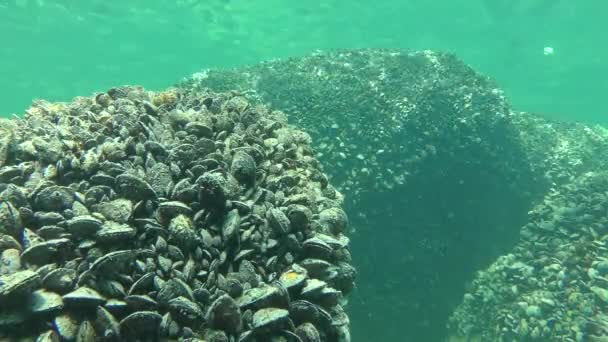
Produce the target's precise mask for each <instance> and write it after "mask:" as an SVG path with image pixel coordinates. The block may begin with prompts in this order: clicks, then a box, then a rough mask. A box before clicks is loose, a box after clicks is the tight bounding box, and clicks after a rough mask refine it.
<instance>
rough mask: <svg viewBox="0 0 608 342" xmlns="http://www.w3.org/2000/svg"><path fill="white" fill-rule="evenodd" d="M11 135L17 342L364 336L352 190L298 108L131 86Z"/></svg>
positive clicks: (11, 326) (3, 208)
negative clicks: (340, 180)
mask: <svg viewBox="0 0 608 342" xmlns="http://www.w3.org/2000/svg"><path fill="white" fill-rule="evenodd" d="M0 132H2V135H0V254H1V258H2V262H1V263H0V338H1V339H6V338H7V339H10V340H14V339H18V338H26V339H34V338H36V337H38V340H39V341H53V340H57V338H58V337H60V338H61V339H62V340H74V339H76V340H80V341H92V340H95V339H96V338H97V339H103V340H111V341H116V340H121V341H122V340H141V341H143V340H159V339H161V340H177V339H179V338H181V339H186V340H189V341H202V340H203V339H204V340H206V341H228V340H232V341H235V340H238V341H269V340H270V339H272V338H279V337H282V338H284V339H286V340H305V341H349V340H350V335H349V317H348V316H347V315H346V313H345V311H344V308H343V307H342V305H343V303H344V302H345V299H346V296H347V295H348V294H349V292H350V291H351V290H352V288H353V285H354V280H355V277H356V271H355V269H354V268H353V267H352V266H351V264H350V262H351V255H350V251H349V239H348V238H347V237H346V236H345V233H346V226H347V223H348V220H347V217H346V214H345V213H344V211H343V210H342V209H341V207H342V202H343V199H342V195H341V194H340V193H339V192H338V191H336V190H335V189H334V187H333V186H332V185H331V184H329V182H328V180H327V177H326V176H325V175H324V174H323V173H322V172H321V170H320V168H319V162H318V160H317V159H316V158H315V157H314V154H313V151H312V148H311V146H310V137H309V136H308V135H307V134H306V133H304V132H302V131H298V130H295V129H293V128H292V127H290V126H289V125H288V124H287V121H286V118H285V115H284V114H283V113H282V112H279V111H271V110H270V109H268V108H266V107H264V106H254V105H252V104H250V102H249V101H248V100H247V99H246V98H245V97H243V96H238V95H235V94H226V93H212V92H195V91H188V90H183V89H181V90H178V89H169V90H166V91H163V92H158V93H155V92H148V91H144V89H142V88H138V87H121V88H113V89H110V90H108V91H107V92H104V93H100V94H97V95H95V96H93V97H80V98H76V99H75V100H74V101H73V102H71V103H48V102H45V101H37V102H35V103H34V104H33V106H32V107H31V108H30V109H29V110H28V111H27V112H26V114H25V116H24V118H22V119H14V120H2V121H0Z"/></svg>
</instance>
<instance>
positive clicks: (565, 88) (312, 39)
mask: <svg viewBox="0 0 608 342" xmlns="http://www.w3.org/2000/svg"><path fill="white" fill-rule="evenodd" d="M607 12H608V2H604V1H599V0H589V1H579V2H574V1H565V0H521V1H519V0H485V1H482V0H468V1H437V2H420V1H396V0H386V1H375V2H371V1H322V2H310V1H309V2H294V1H291V2H288V1H278V0H275V1H268V0H261V1H228V0H225V1H219V0H210V1H158V0H149V1H118V0H106V1H82V0H80V1H76V0H72V1H43V0H38V1H33V0H19V1H16V0H0V114H1V115H2V116H8V115H10V114H13V113H16V114H20V113H22V112H23V111H24V110H25V109H26V108H27V107H28V106H29V104H30V103H31V101H32V100H33V99H35V98H44V99H47V100H51V101H68V100H70V99H72V98H73V97H75V96H78V95H85V96H88V95H90V94H91V93H93V92H95V91H102V90H106V89H108V88H110V87H112V86H116V85H121V84H138V85H143V86H145V87H146V88H148V89H162V88H165V87H168V86H171V85H173V84H175V83H176V82H177V81H179V80H180V79H182V78H183V77H185V76H188V75H190V74H192V73H194V72H197V71H199V70H201V69H202V68H218V67H232V66H239V65H245V64H251V63H256V62H258V61H263V60H268V59H273V58H282V57H288V56H299V55H306V54H309V53H311V52H313V51H315V50H317V49H324V50H326V49H334V48H362V47H380V48H406V49H413V50H418V49H432V50H442V51H452V52H454V53H456V54H457V56H459V57H460V58H461V59H463V60H464V61H465V62H467V63H468V64H470V65H472V66H473V67H474V68H475V69H477V70H478V71H480V72H482V73H484V74H486V75H489V76H491V77H492V78H494V79H496V80H497V81H498V83H499V84H500V86H501V87H502V88H503V89H504V90H505V92H506V93H507V95H508V96H509V98H510V100H511V103H512V105H513V107H514V108H515V109H518V110H523V111H531V112H540V113H543V114H546V115H547V116H549V117H554V118H560V119H568V120H578V121H584V122H589V123H604V124H605V123H608V115H606V114H608V105H607V104H606V102H604V101H603V100H604V96H605V94H606V93H608V77H607V76H608V63H607V62H606V61H608V47H607V45H606V44H605V39H606V38H605V33H604V31H605V28H604V26H605V24H604V21H605V17H606V13H607ZM381 200H385V199H381ZM381 200H379V201H381ZM512 216H514V215H512ZM515 219H517V217H515V218H514V220H515ZM488 220H489V219H488ZM393 223H394V226H395V227H397V226H398V222H393ZM465 223H466V224H469V222H465ZM463 225H464V223H463ZM395 227H393V225H387V227H385V228H386V232H384V233H382V234H384V235H380V234H381V233H378V235H373V236H371V237H366V239H365V240H363V239H360V240H357V237H360V235H355V236H353V246H354V248H353V251H354V254H355V255H354V260H355V261H356V262H357V263H358V265H356V266H358V267H360V268H361V269H362V270H367V272H362V274H361V275H362V276H365V277H367V279H366V278H360V279H358V283H359V284H360V285H359V286H360V288H358V289H357V290H355V293H354V295H353V296H352V298H351V300H352V302H353V305H352V306H351V310H352V311H351V319H352V322H353V326H352V331H353V340H354V341H362V340H368V339H371V338H380V339H382V338H384V339H385V340H391V341H392V340H395V341H397V340H399V337H398V336H403V334H402V332H401V331H400V329H402V326H403V327H408V329H419V330H420V332H421V333H420V334H419V335H420V336H426V337H428V336H433V337H435V336H438V335H442V332H439V329H441V328H437V327H438V326H442V325H443V323H444V322H443V321H441V322H432V321H427V320H421V322H416V324H413V323H412V322H409V323H408V322H403V321H404V320H406V319H407V318H405V317H402V316H400V314H402V313H403V312H404V311H406V310H410V311H411V308H404V307H400V306H399V305H401V304H400V303H391V302H385V297H383V296H382V293H383V292H384V293H386V292H392V293H395V292H398V291H402V292H403V296H404V297H407V296H416V294H420V293H425V291H426V290H427V289H426V288H423V286H422V285H420V288H403V289H395V287H398V286H399V283H398V282H395V281H394V280H393V279H390V278H391V274H393V273H397V274H403V273H404V272H408V270H407V269H399V268H397V267H399V265H409V264H408V263H410V261H409V260H407V258H406V256H405V255H400V249H401V248H403V243H402V241H401V240H399V237H400V235H399V234H395V236H392V235H391V234H390V233H391V229H392V228H395ZM389 228H390V229H389ZM396 229H397V228H395V229H393V232H395V231H396ZM387 250H389V251H391V252H390V253H388V254H389V255H391V256H392V257H391V258H392V259H391V262H386V263H385V265H389V264H390V265H395V266H396V267H395V268H394V269H383V268H382V267H380V266H381V265H377V264H376V263H377V262H379V261H383V258H385V257H386V254H383V251H387ZM474 262H475V260H472V261H471V263H474ZM434 263H435V260H433V259H431V258H430V259H429V260H424V261H420V262H418V261H417V266H416V267H418V268H420V269H424V270H427V269H428V270H431V271H432V268H433V265H434ZM408 267H410V266H408ZM387 268H388V267H387ZM369 270H373V271H375V272H370V271H369ZM431 271H429V273H430V272H431ZM459 271H460V270H458V269H455V270H454V273H458V272H459ZM420 272H422V271H420ZM370 278H373V279H370ZM411 283H416V282H415V281H412V282H411ZM450 286H452V284H439V285H438V286H437V287H438V288H444V287H445V288H446V289H447V288H449V287H450ZM374 292H376V295H375V296H372V295H369V294H370V293H374ZM446 293H447V290H446ZM425 296H426V295H425ZM420 297H421V299H420V301H419V303H417V305H420V306H425V305H436V303H435V304H433V303H428V302H425V298H423V295H420ZM437 297H438V298H442V296H441V295H438V296H437ZM445 297H446V298H447V297H449V296H447V295H446V296H445ZM435 300H437V299H435ZM440 300H441V299H440ZM445 301H446V302H447V301H448V299H445ZM431 330H432V331H433V332H436V334H435V335H434V334H432V333H428V331H431ZM407 335H409V336H412V335H417V334H416V333H415V332H411V331H410V332H408V334H407Z"/></svg>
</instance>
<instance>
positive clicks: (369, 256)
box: [180, 49, 550, 341]
mask: <svg viewBox="0 0 608 342" xmlns="http://www.w3.org/2000/svg"><path fill="white" fill-rule="evenodd" d="M180 86H181V87H183V88H185V89H205V88H207V87H209V88H211V89H218V90H229V89H237V90H238V91H240V92H242V93H244V94H247V96H250V97H251V98H252V99H254V101H256V102H258V103H269V104H270V105H272V106H273V107H274V108H279V109H281V110H283V111H284V112H285V113H287V115H288V116H289V119H290V122H292V123H294V125H296V126H297V127H299V128H301V129H303V130H305V131H306V132H308V133H310V134H311V136H312V137H313V146H314V148H315V151H316V155H317V157H318V158H319V160H320V161H321V163H322V165H323V166H324V171H325V172H326V173H327V174H328V175H329V176H330V180H331V182H332V184H334V185H335V186H336V187H337V188H338V189H339V190H340V191H342V192H343V193H344V194H345V195H346V197H345V209H346V211H347V212H348V213H349V216H350V218H351V224H352V226H353V227H354V228H356V229H357V232H356V234H357V235H356V238H355V239H353V250H354V251H355V253H354V255H355V259H357V255H359V256H360V258H359V259H358V260H356V262H357V264H358V267H357V269H358V270H359V271H360V274H361V277H362V278H363V279H367V280H368V281H366V282H361V283H360V284H359V285H360V286H359V287H358V291H357V293H356V294H355V296H356V297H358V298H357V299H356V300H355V301H353V303H352V306H351V313H352V315H351V316H352V318H353V322H357V324H354V329H355V330H356V329H359V328H358V327H365V328H360V330H357V331H356V334H357V336H360V338H363V339H366V338H367V339H372V338H375V336H383V337H384V338H386V339H387V340H412V341H415V340H429V341H431V340H438V339H439V338H441V336H442V335H443V329H444V326H445V323H446V321H447V317H448V316H449V314H450V312H451V310H452V308H453V307H454V306H456V305H457V304H458V302H459V301H460V300H461V299H462V293H463V291H464V284H465V282H466V281H467V280H468V279H469V278H470V277H471V276H472V274H473V272H474V271H475V270H477V269H479V268H482V267H486V266H487V265H488V264H489V263H491V262H492V261H493V260H494V259H495V258H496V257H498V256H499V255H500V254H502V253H504V252H506V251H508V250H509V249H510V248H511V247H512V246H513V245H514V244H515V243H516V242H517V238H518V235H517V228H518V227H520V226H521V225H523V224H524V223H525V219H526V216H525V214H526V212H527V211H528V209H529V208H530V204H531V202H532V200H533V199H535V198H542V196H543V194H544V192H545V191H546V190H547V189H548V188H549V186H550V181H549V180H548V179H547V178H545V177H544V175H543V172H541V171H540V168H539V169H538V170H536V169H533V161H532V160H531V155H530V154H529V153H528V150H527V147H528V143H527V142H526V141H525V140H523V139H522V137H521V136H520V129H521V127H520V125H519V123H520V121H521V117H520V116H518V115H517V113H516V112H513V111H512V110H511V108H510V106H509V104H508V102H507V100H506V98H505V96H504V94H503V92H502V91H501V90H500V89H499V88H498V86H497V85H496V84H495V83H494V82H493V81H492V80H490V79H489V78H488V77H485V76H483V75H481V74H479V73H477V72H476V71H475V70H473V69H472V68H471V67H469V66H468V65H466V64H465V63H463V62H462V61H461V60H459V59H458V58H457V57H456V56H454V55H452V54H448V53H439V52H433V51H403V50H382V49H364V50H343V51H333V52H318V53H315V54H313V55H310V56H304V57H297V58H290V59H284V60H273V61H268V62H264V63H260V64H256V65H252V66H248V67H241V68H236V69H229V70H213V69H212V70H204V71H202V72H200V73H197V74H194V75H192V76H191V77H189V78H188V79H186V80H184V81H183V82H182V83H181V84H180ZM522 124H523V123H522ZM541 163H542V162H541V160H540V159H539V161H538V163H537V164H534V165H540V164H541ZM377 227H382V228H381V229H378V228H377ZM512 228H513V229H512ZM455 270H458V271H457V272H455ZM404 291H407V295H404ZM379 293H382V295H379ZM387 303H392V304H391V305H388V304H387ZM370 312H381V313H382V314H377V315H371V316H370V315H369V313H370ZM386 317H399V320H400V321H401V322H402V323H403V324H402V325H403V327H402V326H401V325H399V326H397V325H395V326H390V327H387V326H386Z"/></svg>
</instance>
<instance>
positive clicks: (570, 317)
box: [449, 171, 608, 341]
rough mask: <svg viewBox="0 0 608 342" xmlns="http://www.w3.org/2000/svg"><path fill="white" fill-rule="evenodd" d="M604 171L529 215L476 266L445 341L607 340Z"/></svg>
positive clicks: (607, 177)
mask: <svg viewBox="0 0 608 342" xmlns="http://www.w3.org/2000/svg"><path fill="white" fill-rule="evenodd" d="M607 194H608V174H607V173H606V172H605V171H599V172H587V173H585V174H582V175H580V176H579V177H577V178H576V179H575V180H574V181H572V182H570V183H568V184H565V185H563V186H560V187H558V188H556V189H554V190H553V191H551V192H550V193H548V194H547V196H546V197H545V198H544V200H543V201H542V202H541V203H539V204H538V205H537V206H535V207H534V208H533V209H532V210H531V211H530V213H529V222H528V223H527V224H526V225H525V226H523V228H522V230H521V240H520V242H519V243H518V244H517V246H516V247H515V248H514V249H513V250H512V251H511V252H510V253H508V254H505V255H503V256H501V257H499V258H498V259H497V260H496V261H495V262H494V263H493V264H492V265H491V266H490V267H488V268H487V269H485V270H483V271H480V272H479V273H478V275H477V277H476V278H475V280H474V281H473V283H472V285H471V289H470V291H468V292H467V293H466V294H465V295H464V300H463V302H462V304H461V305H460V306H459V307H458V308H457V309H456V310H455V312H454V314H453V315H452V317H451V318H450V329H451V338H450V339H449V340H450V341H462V340H466V341H602V340H605V339H607V338H608V316H607V315H606V311H605V308H606V304H607V303H608V278H607V274H608V258H607V257H606V255H607V254H606V253H607V252H608V244H607V243H606V241H607V237H608V230H607V227H608V220H607V218H606V211H607V210H608V195H607Z"/></svg>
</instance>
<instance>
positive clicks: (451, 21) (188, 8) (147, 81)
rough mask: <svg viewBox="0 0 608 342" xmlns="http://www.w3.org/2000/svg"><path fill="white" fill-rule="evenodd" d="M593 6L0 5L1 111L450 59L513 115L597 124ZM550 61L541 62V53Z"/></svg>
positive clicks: (598, 5) (515, 0) (559, 0)
mask: <svg viewBox="0 0 608 342" xmlns="http://www.w3.org/2000/svg"><path fill="white" fill-rule="evenodd" d="M607 11H608V3H606V2H605V1H600V0H588V1H577V2H575V1H565V0H525V1H524V0H483V1H482V0H467V1H435V2H419V1H395V0H386V1H373V2H372V1H341V0H335V1H327V0H326V1H321V2H309V1H306V2H294V1H279V0H274V1H270V0H261V1H242V0H241V1H239V0H223V1H220V0H208V1H194V0H192V1H160V0H148V1H118V0H105V1H97V0H96V1H76V0H70V1H67V0H64V1H49V0H0V43H1V44H0V75H1V77H0V113H2V115H7V114H11V113H21V112H23V110H24V109H25V108H26V107H27V106H28V105H29V103H30V102H31V100H32V99H34V98H45V99H49V100H69V99H71V98H73V97H74V96H77V95H88V94H90V93H91V92H94V91H98V90H104V89H107V88H109V87H111V86H113V85H117V84H141V85H144V86H146V87H148V88H151V89H159V88H163V87H166V86H169V85H171V84H173V83H174V82H175V81H176V80H177V79H179V78H181V77H183V76H185V75H188V74H190V73H192V72H195V71H197V70H199V69H200V68H203V67H223V66H236V65H242V64H247V63H253V62H256V61H260V60H265V59H270V58H276V57H285V56H293V55H302V54H307V53H310V52H311V51H313V50H315V49H331V48H338V47H346V48H357V47H391V48H408V49H438V50H449V51H453V52H455V53H457V54H458V55H459V56H460V57H461V58H463V59H464V60H465V61H466V62H467V63H469V64H471V65H473V66H474V67H475V68H477V69H478V70H479V71H481V72H483V73H485V74H487V75H490V76H492V77H493V78H495V79H497V80H498V81H499V83H500V84H501V86H502V87H503V88H504V89H505V90H506V92H507V94H508V95H509V96H510V97H511V99H512V103H513V104H514V106H515V107H516V108H517V109H521V110H526V111H535V112H542V113H546V114H547V115H550V116H553V117H559V118H569V119H577V120H582V121H587V122H606V121H607V120H608V119H606V114H607V113H608V107H607V105H606V104H605V102H603V101H602V100H603V98H602V96H603V94H605V93H606V91H607V90H608V78H607V77H606V75H608V63H606V60H607V58H608V48H607V47H606V44H605V42H604V40H605V33H604V32H603V27H604V24H603V20H604V19H603V18H605V13H606V12H607ZM545 47H552V48H553V54H551V55H545V53H544V48H545Z"/></svg>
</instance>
